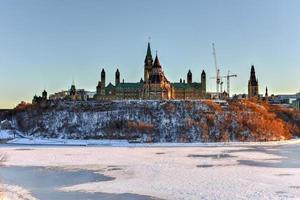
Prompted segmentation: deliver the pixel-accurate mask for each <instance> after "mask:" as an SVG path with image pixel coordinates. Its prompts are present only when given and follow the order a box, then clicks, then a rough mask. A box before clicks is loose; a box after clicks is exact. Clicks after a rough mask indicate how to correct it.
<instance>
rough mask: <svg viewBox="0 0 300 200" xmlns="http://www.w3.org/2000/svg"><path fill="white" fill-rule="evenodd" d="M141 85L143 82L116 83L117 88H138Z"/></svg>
mask: <svg viewBox="0 0 300 200" xmlns="http://www.w3.org/2000/svg"><path fill="white" fill-rule="evenodd" d="M142 87H143V83H120V84H118V85H117V89H123V88H124V89H125V88H128V89H139V88H142Z"/></svg>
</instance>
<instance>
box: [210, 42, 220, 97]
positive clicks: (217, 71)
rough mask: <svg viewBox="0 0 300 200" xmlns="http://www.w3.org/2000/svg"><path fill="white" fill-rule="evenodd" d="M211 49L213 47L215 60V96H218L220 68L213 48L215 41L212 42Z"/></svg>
mask: <svg viewBox="0 0 300 200" xmlns="http://www.w3.org/2000/svg"><path fill="white" fill-rule="evenodd" d="M212 49H213V57H214V62H215V68H216V77H215V79H216V87H217V88H216V92H217V98H219V85H220V83H221V77H220V69H219V67H218V63H217V54H216V49H215V43H212Z"/></svg>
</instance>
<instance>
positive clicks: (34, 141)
mask: <svg viewBox="0 0 300 200" xmlns="http://www.w3.org/2000/svg"><path fill="white" fill-rule="evenodd" d="M7 144H15V145H55V146H113V147H205V146H207V147H214V146H251V145H252V146H255V145H264V146H266V145H279V144H281V145H284V144H300V139H292V140H282V141H272V142H211V143H202V142H194V143H167V142H161V143H129V142H128V141H127V140H75V139H56V138H50V139H47V138H34V137H23V138H15V139H13V140H10V141H8V142H7Z"/></svg>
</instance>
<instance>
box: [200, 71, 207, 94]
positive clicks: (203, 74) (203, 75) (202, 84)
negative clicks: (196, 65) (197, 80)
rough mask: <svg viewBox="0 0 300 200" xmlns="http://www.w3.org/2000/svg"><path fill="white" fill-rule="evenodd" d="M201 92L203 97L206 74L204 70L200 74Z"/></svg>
mask: <svg viewBox="0 0 300 200" xmlns="http://www.w3.org/2000/svg"><path fill="white" fill-rule="evenodd" d="M201 91H202V94H203V95H205V93H206V73H205V71H204V70H202V73H201Z"/></svg>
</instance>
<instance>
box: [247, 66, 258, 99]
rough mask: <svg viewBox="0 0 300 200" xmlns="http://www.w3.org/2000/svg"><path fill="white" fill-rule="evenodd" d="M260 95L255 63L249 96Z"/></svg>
mask: <svg viewBox="0 0 300 200" xmlns="http://www.w3.org/2000/svg"><path fill="white" fill-rule="evenodd" d="M252 97H259V93H258V80H257V79H256V76H255V69H254V65H252V66H251V72H250V79H249V81H248V98H252Z"/></svg>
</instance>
